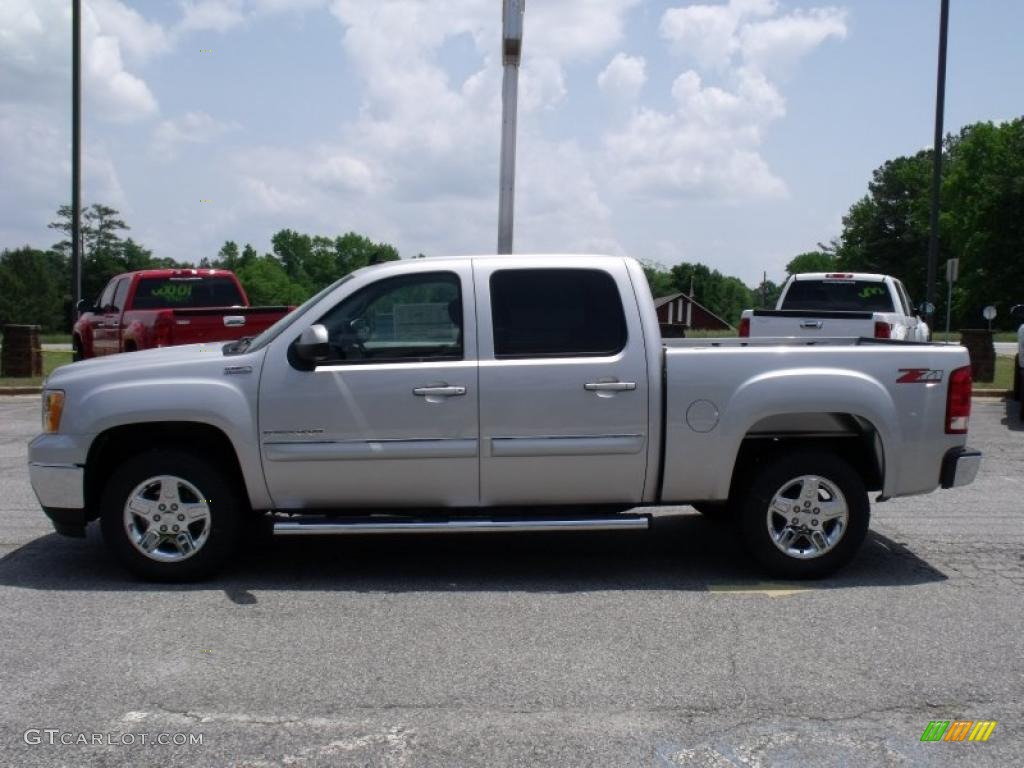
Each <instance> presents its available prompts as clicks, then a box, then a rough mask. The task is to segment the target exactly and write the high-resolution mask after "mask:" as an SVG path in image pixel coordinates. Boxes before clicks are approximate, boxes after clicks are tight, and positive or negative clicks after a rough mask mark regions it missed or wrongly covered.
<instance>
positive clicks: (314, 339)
mask: <svg viewBox="0 0 1024 768" xmlns="http://www.w3.org/2000/svg"><path fill="white" fill-rule="evenodd" d="M293 347H294V349H295V356H296V357H297V358H298V359H299V360H301V361H302V362H304V363H307V364H310V365H315V364H316V363H320V362H323V361H324V360H326V359H327V358H328V357H329V356H330V347H329V346H328V343H327V329H326V328H324V326H322V325H321V324H320V323H316V324H315V325H311V326H309V328H306V329H305V330H304V331H303V332H302V333H301V334H300V335H299V338H298V339H296V340H295V343H294V345H293Z"/></svg>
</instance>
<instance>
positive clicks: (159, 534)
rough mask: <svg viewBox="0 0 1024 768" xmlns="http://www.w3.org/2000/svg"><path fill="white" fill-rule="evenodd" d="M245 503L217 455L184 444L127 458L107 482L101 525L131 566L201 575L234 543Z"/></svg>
mask: <svg viewBox="0 0 1024 768" xmlns="http://www.w3.org/2000/svg"><path fill="white" fill-rule="evenodd" d="M241 519H242V511H241V505H240V502H239V498H238V493H237V491H236V489H235V484H234V483H232V482H230V481H229V480H228V478H227V476H226V475H225V473H224V472H223V471H222V470H221V469H220V467H219V466H218V465H217V464H216V463H215V462H211V461H207V460H203V459H202V458H199V457H196V456H193V455H191V454H189V453H186V452H184V451H180V450H157V451H150V452H147V453H143V454H140V455H138V456H135V457H134V458H131V459H129V460H127V461H126V462H125V463H124V464H122V465H121V466H120V467H118V468H117V470H115V471H114V473H113V474H112V475H111V477H110V479H109V481H108V482H107V484H106V487H105V488H104V490H103V495H102V498H101V510H100V527H101V529H102V531H103V539H104V541H105V543H106V545H107V547H108V548H109V549H110V550H111V551H112V552H113V554H114V555H115V557H117V559H118V560H119V561H120V562H121V564H122V565H124V566H125V567H126V568H127V569H128V570H130V571H131V572H132V573H134V574H135V575H137V576H140V577H142V578H144V579H148V580H152V581H194V580H196V579H201V578H204V577H206V576H209V575H210V574H212V573H213V572H214V571H215V570H217V569H218V568H220V567H221V566H223V565H224V563H225V562H226V560H227V559H228V558H229V557H230V555H231V553H232V552H233V551H234V548H235V545H236V543H237V540H238V536H239V530H240V527H241Z"/></svg>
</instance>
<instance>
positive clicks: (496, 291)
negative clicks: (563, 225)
mask: <svg viewBox="0 0 1024 768" xmlns="http://www.w3.org/2000/svg"><path fill="white" fill-rule="evenodd" d="M42 403H43V411H42V417H43V434H41V435H39V436H38V437H36V438H35V439H34V440H33V441H32V443H31V445H30V447H29V470H30V476H31V481H32V487H33V489H34V490H35V493H36V495H37V497H38V499H39V502H40V504H41V506H42V507H43V509H44V511H45V512H46V513H47V514H48V515H49V517H50V518H51V520H52V521H53V523H54V525H55V527H56V529H57V530H58V531H59V532H61V533H65V534H69V535H79V536H81V535H83V534H84V529H85V526H86V525H87V523H88V522H89V521H91V520H95V519H97V518H98V519H99V522H100V526H101V528H102V531H103V535H104V538H105V540H106V542H107V544H108V545H109V547H110V549H111V550H112V551H113V553H114V554H115V555H116V556H117V557H118V558H119V559H120V560H121V561H122V562H123V563H124V564H125V565H126V566H127V567H128V568H130V569H131V570H133V571H134V572H135V573H137V574H140V575H142V576H144V577H147V578H154V579H165V580H181V579H194V578H199V577H202V576H204V575H207V574H209V573H210V572H211V571H212V570H214V569H215V568H216V567H217V566H219V565H221V564H222V563H223V562H224V560H225V559H226V558H227V557H228V556H229V554H230V553H231V551H232V550H233V548H234V547H235V546H236V544H237V542H238V541H239V538H240V536H241V534H242V533H243V531H244V529H245V527H246V526H260V525H261V524H262V525H263V526H266V524H267V522H268V521H269V523H270V526H271V527H272V529H273V531H274V533H275V534H278V535H292V536H294V535H308V534H321V535H327V534H335V535H345V534H374V533H431V532H466V531H473V532H478V531H549V530H611V529H642V528H647V527H648V526H649V525H650V517H649V515H647V514H644V513H643V509H642V508H644V507H653V506H658V505H677V504H684V503H689V504H693V505H695V506H696V507H697V508H698V509H699V510H701V511H703V512H705V513H709V514H712V513H719V514H729V515H730V516H732V517H734V518H735V520H736V522H737V524H738V529H737V530H738V531H739V534H740V535H741V536H742V538H743V540H744V541H745V543H746V545H747V547H748V548H749V551H750V552H751V554H752V555H753V556H754V557H755V558H756V559H757V560H758V561H760V563H761V564H763V566H764V567H765V568H766V569H768V570H770V571H771V572H773V573H777V574H782V575H785V576H791V577H809V576H820V575H823V574H827V573H830V572H831V571H833V570H834V569H835V568H837V567H838V566H840V565H842V564H843V563H845V562H846V561H848V560H849V559H850V558H851V557H852V556H853V555H854V553H855V552H856V551H857V549H858V547H859V546H860V544H861V542H862V540H863V539H864V536H865V533H866V531H867V527H868V517H869V502H868V492H869V491H875V492H878V493H879V497H880V498H882V499H884V498H889V497H894V496H904V495H909V494H920V493H929V492H931V491H933V490H935V489H936V488H938V487H940V486H941V487H943V488H951V487H953V486H958V485H963V484H966V483H970V482H971V481H972V480H973V479H974V476H975V473H976V472H977V470H978V466H979V463H980V460H981V455H980V454H979V453H978V452H977V451H972V450H970V449H968V448H967V446H966V442H967V426H968V419H969V415H970V406H971V374H970V366H969V365H968V357H967V352H966V350H964V349H963V348H962V347H959V346H949V345H930V344H913V343H907V342H899V341H882V342H878V341H874V340H864V339H859V340H858V339H836V340H832V341H821V340H818V339H816V340H815V341H814V342H813V343H807V342H804V341H798V340H788V341H781V342H780V341H776V342H767V341H745V340H742V339H727V340H720V339H714V340H699V339H694V340H679V341H676V342H673V343H669V344H666V343H663V341H662V339H661V337H660V335H659V332H658V318H657V315H656V313H655V309H654V303H653V301H652V299H651V294H650V290H649V288H648V285H647V281H646V279H645V277H644V272H643V269H642V268H641V266H640V264H639V263H637V262H636V261H634V260H632V259H627V258H617V257H610V256H533V257H528V256H481V257H464V258H431V259H414V260H408V261H397V262H388V263H386V264H381V265H377V266H373V267H367V268H365V269H362V270H359V271H357V272H354V273H352V274H350V275H348V276H346V277H344V278H342V279H341V280H339V281H338V282H336V283H335V284H334V285H331V286H329V287H328V288H326V289H324V290H323V291H321V292H320V293H318V294H317V295H315V296H313V297H312V298H311V299H309V301H307V302H306V303H305V304H303V305H302V306H301V307H299V308H298V309H297V310H295V311H294V312H292V313H291V314H289V315H287V316H286V317H284V318H282V319H281V320H280V321H279V322H277V323H276V324H275V325H273V326H271V327H270V328H269V329H267V330H266V331H265V332H263V333H262V334H260V335H259V336H257V337H256V338H254V339H243V340H241V341H235V342H230V343H226V344H225V343H209V344H197V345H191V346H182V347H171V348H165V349H154V350H147V351H143V352H138V353H135V354H132V355H112V356H108V357H104V358H98V359H94V360H86V361H83V362H78V363H72V364H71V365H67V366H63V367H61V368H59V369H57V370H56V371H55V372H54V373H53V374H52V375H51V376H50V378H49V379H48V380H47V381H46V384H45V386H44V390H43V397H42ZM638 508H639V509H638ZM260 521H263V522H262V523H261V522H260Z"/></svg>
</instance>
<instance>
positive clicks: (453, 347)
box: [318, 272, 462, 363]
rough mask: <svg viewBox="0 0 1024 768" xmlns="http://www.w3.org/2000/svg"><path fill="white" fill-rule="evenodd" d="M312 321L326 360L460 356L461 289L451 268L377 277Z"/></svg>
mask: <svg viewBox="0 0 1024 768" xmlns="http://www.w3.org/2000/svg"><path fill="white" fill-rule="evenodd" d="M318 322H320V323H322V324H323V325H324V326H325V327H326V328H327V337H328V343H329V345H330V360H331V361H332V362H345V363H408V362H417V361H428V360H461V359H462V289H461V286H460V283H459V276H458V275H456V274H455V273H453V272H427V273H422V274H415V275H402V276H400V277H392V278H385V279H383V280H378V281H377V282H376V283H372V284H371V285H368V286H366V287H365V288H363V289H361V290H359V291H357V292H356V293H354V294H353V295H351V296H349V297H348V298H347V299H345V300H344V301H342V302H341V303H340V304H338V305H337V306H336V307H334V308H333V309H332V310H330V311H329V312H328V313H327V314H325V315H324V316H323V317H321V318H320V320H319V321H318Z"/></svg>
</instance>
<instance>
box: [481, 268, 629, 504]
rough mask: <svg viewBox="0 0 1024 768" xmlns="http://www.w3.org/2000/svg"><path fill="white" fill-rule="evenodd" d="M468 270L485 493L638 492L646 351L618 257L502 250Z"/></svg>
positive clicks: (579, 497)
mask: <svg viewBox="0 0 1024 768" xmlns="http://www.w3.org/2000/svg"><path fill="white" fill-rule="evenodd" d="M583 264H586V265H587V266H586V267H583V266H582V265H583ZM598 265H599V266H598ZM474 271H475V279H476V296H477V301H478V305H477V321H478V323H479V325H480V336H479V341H480V441H481V456H480V493H481V497H482V501H483V503H484V504H487V505H516V504H572V503H596V504H602V503H623V502H625V503H638V502H639V501H640V500H641V497H642V493H643V485H644V476H645V472H646V465H647V451H646V444H647V439H648V434H647V432H648V421H647V409H648V402H647V397H648V381H647V359H646V351H645V345H644V339H643V333H642V330H641V326H640V317H639V312H638V309H637V303H636V298H635V296H634V294H633V290H632V285H631V283H630V281H629V275H628V272H627V270H626V266H625V264H624V263H623V261H622V260H621V259H611V258H609V259H600V260H590V261H587V262H581V267H580V268H565V266H564V262H563V264H562V265H560V266H557V267H551V268H538V267H537V262H536V261H528V262H519V263H517V262H516V260H515V258H514V257H499V258H487V259H477V260H476V261H475V270H474Z"/></svg>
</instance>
